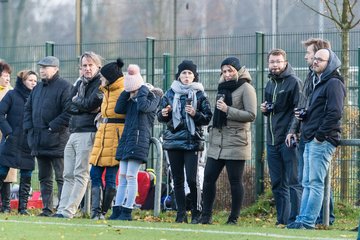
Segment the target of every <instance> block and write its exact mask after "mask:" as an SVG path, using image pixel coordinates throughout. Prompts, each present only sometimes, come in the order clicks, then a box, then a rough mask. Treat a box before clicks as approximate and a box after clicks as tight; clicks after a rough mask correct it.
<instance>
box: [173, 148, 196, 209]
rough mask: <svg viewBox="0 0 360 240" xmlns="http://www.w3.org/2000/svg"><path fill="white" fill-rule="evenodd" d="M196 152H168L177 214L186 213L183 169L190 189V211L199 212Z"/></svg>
mask: <svg viewBox="0 0 360 240" xmlns="http://www.w3.org/2000/svg"><path fill="white" fill-rule="evenodd" d="M197 153H198V152H197V151H185V150H180V151H173V150H171V151H170V150H169V151H168V156H169V161H170V168H171V173H172V177H173V180H174V191H175V199H176V205H177V211H178V213H184V212H185V211H186V197H185V186H184V181H185V177H184V167H185V174H186V181H187V184H188V186H189V189H190V198H191V207H192V211H201V190H200V182H199V176H198V154H197Z"/></svg>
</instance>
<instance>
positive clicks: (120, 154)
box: [110, 64, 163, 221]
mask: <svg viewBox="0 0 360 240" xmlns="http://www.w3.org/2000/svg"><path fill="white" fill-rule="evenodd" d="M124 87H125V91H123V92H122V93H121V95H120V97H119V99H118V100H117V103H116V106H115V112H116V113H119V114H126V118H125V127H124V131H123V133H122V135H121V138H120V141H119V145H118V148H117V151H116V159H117V160H118V161H120V166H119V167H120V169H119V172H120V173H119V185H118V189H117V193H116V200H115V205H114V207H113V214H112V215H111V216H110V219H112V220H128V221H131V220H132V217H131V212H132V209H133V206H134V204H135V198H136V195H137V193H138V182H137V176H138V172H139V169H140V166H141V164H143V163H146V162H147V159H148V155H149V149H150V138H151V129H152V127H153V126H154V120H155V116H156V110H157V107H158V105H159V102H160V99H161V96H162V95H163V92H162V90H161V89H159V88H154V87H153V86H152V85H150V84H145V85H144V80H143V78H142V77H141V75H140V68H139V66H138V65H135V64H130V65H129V67H128V69H127V74H126V75H125V81H124Z"/></svg>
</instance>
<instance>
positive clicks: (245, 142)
mask: <svg viewBox="0 0 360 240" xmlns="http://www.w3.org/2000/svg"><path fill="white" fill-rule="evenodd" d="M217 93H218V95H217V101H216V107H215V111H214V118H213V123H212V128H211V129H210V131H209V150H208V152H207V161H206V166H205V172H204V187H203V198H204V208H203V213H202V217H201V223H202V224H210V223H211V222H212V208H213V203H214V200H215V195H216V181H217V179H218V177H219V175H220V173H221V171H222V170H223V168H224V167H226V170H227V174H228V178H229V182H230V186H231V202H232V203H231V213H230V216H229V218H228V220H227V222H226V223H227V224H236V223H237V219H238V217H239V214H240V209H241V204H242V200H243V197H244V187H243V183H242V175H243V172H244V167H245V162H246V160H251V126H250V123H251V122H253V121H254V120H255V117H256V111H257V109H256V105H257V102H256V93H255V89H254V87H253V86H252V85H251V77H250V74H249V72H248V71H247V70H246V68H245V67H241V65H240V60H239V59H238V58H236V57H228V58H226V59H224V61H223V62H222V63H221V76H220V80H219V85H218V92H217Z"/></svg>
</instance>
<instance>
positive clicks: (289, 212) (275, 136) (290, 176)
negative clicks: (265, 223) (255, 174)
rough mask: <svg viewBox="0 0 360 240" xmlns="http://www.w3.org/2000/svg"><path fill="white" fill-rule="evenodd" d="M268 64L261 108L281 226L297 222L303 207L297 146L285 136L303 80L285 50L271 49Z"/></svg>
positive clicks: (272, 185) (270, 171) (272, 186)
mask: <svg viewBox="0 0 360 240" xmlns="http://www.w3.org/2000/svg"><path fill="white" fill-rule="evenodd" d="M268 64H269V75H268V76H269V79H270V80H269V81H268V82H267V84H266V87H265V102H263V103H262V104H261V107H260V109H261V111H262V113H263V114H264V115H265V116H266V117H267V118H268V122H267V138H266V141H267V143H266V145H267V161H268V166H269V174H270V180H271V190H272V192H273V195H274V198H275V204H276V213H277V216H276V218H277V222H276V225H281V226H282V225H287V224H288V223H291V222H293V221H295V218H296V215H297V214H298V213H299V209H300V199H301V184H300V182H299V179H298V173H297V165H298V157H297V149H296V147H294V145H290V146H287V145H286V143H285V139H286V134H287V132H288V129H289V127H290V124H291V120H292V118H293V116H294V111H293V110H294V108H295V107H296V106H297V104H298V101H299V97H300V88H301V80H300V79H299V78H298V77H296V76H295V73H294V70H293V69H292V67H291V65H290V63H288V61H287V59H286V52H285V51H284V50H282V49H273V50H271V51H270V52H269V54H268Z"/></svg>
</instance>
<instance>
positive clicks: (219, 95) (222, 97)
mask: <svg viewBox="0 0 360 240" xmlns="http://www.w3.org/2000/svg"><path fill="white" fill-rule="evenodd" d="M224 99H225V94H223V93H218V94H217V95H216V101H218V100H221V101H224Z"/></svg>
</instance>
